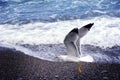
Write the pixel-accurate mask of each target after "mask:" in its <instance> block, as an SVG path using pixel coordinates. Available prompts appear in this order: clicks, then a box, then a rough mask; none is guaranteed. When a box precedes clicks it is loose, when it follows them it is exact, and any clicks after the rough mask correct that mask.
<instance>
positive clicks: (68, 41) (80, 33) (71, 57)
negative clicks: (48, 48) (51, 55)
mask: <svg viewBox="0 0 120 80" xmlns="http://www.w3.org/2000/svg"><path fill="white" fill-rule="evenodd" d="M93 24H94V23H89V24H87V25H85V26H83V27H81V28H80V29H78V28H74V29H72V30H71V31H70V32H69V33H68V34H67V35H66V37H65V39H64V44H65V46H66V48H67V55H59V56H56V58H58V59H61V60H63V61H74V62H78V61H86V62H93V58H92V57H91V56H89V55H88V56H85V57H81V56H82V52H81V44H80V40H81V38H83V37H84V36H85V35H86V34H87V33H88V32H89V31H90V29H91V27H92V26H93Z"/></svg>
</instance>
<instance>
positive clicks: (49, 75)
mask: <svg viewBox="0 0 120 80" xmlns="http://www.w3.org/2000/svg"><path fill="white" fill-rule="evenodd" d="M79 65H80V67H79ZM78 67H79V70H80V71H81V72H79V71H78ZM0 80H120V64H117V63H95V62H94V63H87V62H77V63H75V62H50V61H46V60H41V59H38V58H35V57H32V56H28V55H26V54H24V53H22V52H20V51H16V50H15V49H9V48H3V47H0Z"/></svg>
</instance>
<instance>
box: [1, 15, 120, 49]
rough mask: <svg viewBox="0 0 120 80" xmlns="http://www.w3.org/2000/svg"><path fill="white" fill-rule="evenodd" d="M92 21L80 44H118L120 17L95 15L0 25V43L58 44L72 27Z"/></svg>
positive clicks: (119, 42) (104, 45)
mask: <svg viewBox="0 0 120 80" xmlns="http://www.w3.org/2000/svg"><path fill="white" fill-rule="evenodd" d="M90 22H94V26H93V27H92V29H91V31H90V32H89V33H88V34H87V35H86V36H85V37H84V38H83V39H84V40H83V42H82V44H90V45H95V46H100V47H112V46H114V45H120V41H119V39H120V24H119V23H120V18H112V17H97V18H94V19H88V20H70V21H59V22H53V23H41V22H36V23H29V24H24V25H10V24H5V25H0V43H9V44H31V45H34V44H36V45H39V44H51V43H52V44H59V43H63V39H64V37H65V35H66V34H67V33H68V32H69V31H70V30H71V29H73V28H74V27H82V26H83V25H86V24H88V23H90Z"/></svg>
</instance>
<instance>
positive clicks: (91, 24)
mask: <svg viewBox="0 0 120 80" xmlns="http://www.w3.org/2000/svg"><path fill="white" fill-rule="evenodd" d="M93 25H94V23H89V24H87V25H85V26H83V27H85V28H87V29H88V30H90V29H91V27H92V26H93Z"/></svg>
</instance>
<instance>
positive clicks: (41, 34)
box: [0, 0, 120, 63]
mask: <svg viewBox="0 0 120 80" xmlns="http://www.w3.org/2000/svg"><path fill="white" fill-rule="evenodd" d="M88 23H94V26H93V27H92V28H91V30H90V32H89V33H88V34H87V35H86V36H85V37H84V38H83V39H82V52H83V54H84V55H89V56H91V57H93V59H94V62H108V63H120V1H119V0H39V1H38V0H0V46H4V47H9V48H11V49H13V48H14V49H16V50H20V51H22V52H24V53H25V54H28V55H31V56H34V57H37V58H40V59H45V60H50V61H57V60H56V59H55V56H56V55H60V54H66V47H65V46H64V44H63V40H64V38H65V36H66V34H67V33H68V32H69V31H70V30H71V29H73V28H75V27H78V28H80V27H82V26H84V25H86V24H88Z"/></svg>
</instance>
